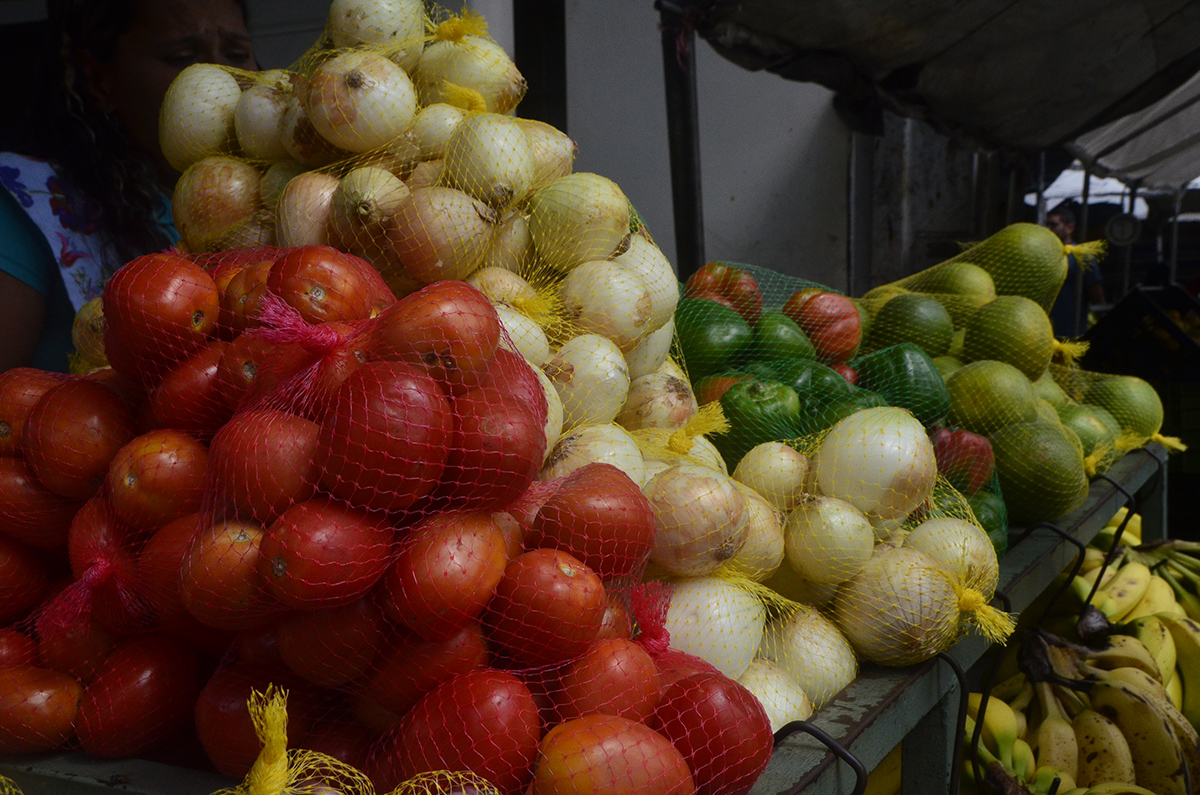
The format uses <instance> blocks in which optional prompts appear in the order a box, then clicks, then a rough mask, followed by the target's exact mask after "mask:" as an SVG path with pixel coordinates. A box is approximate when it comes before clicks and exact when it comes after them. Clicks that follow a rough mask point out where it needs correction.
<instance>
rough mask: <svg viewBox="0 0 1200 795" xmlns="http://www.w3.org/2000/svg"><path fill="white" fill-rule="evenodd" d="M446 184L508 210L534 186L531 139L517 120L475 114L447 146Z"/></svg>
mask: <svg viewBox="0 0 1200 795" xmlns="http://www.w3.org/2000/svg"><path fill="white" fill-rule="evenodd" d="M443 159H444V160H445V163H446V170H445V171H444V172H443V174H442V181H443V183H444V184H446V185H448V186H449V187H452V188H458V189H459V190H461V191H463V192H464V193H466V194H468V195H470V196H474V197H475V198H476V199H479V200H480V201H481V202H484V203H485V204H488V205H491V206H492V207H495V208H497V209H504V208H506V207H508V206H510V205H513V204H515V203H518V202H521V201H523V200H524V199H525V197H526V196H527V195H528V194H529V191H530V188H531V187H532V184H533V175H534V168H533V166H534V162H533V155H532V153H531V152H530V150H529V139H528V137H527V136H526V135H525V131H524V130H523V129H522V128H521V126H520V124H518V123H517V121H516V120H515V119H512V118H510V117H508V116H503V115H501V114H499V113H471V114H468V115H467V116H466V118H464V119H463V120H462V121H461V122H460V123H459V124H458V126H457V127H455V128H454V132H453V133H451V134H450V139H449V140H448V141H447V142H446V153H445V157H444V158H443Z"/></svg>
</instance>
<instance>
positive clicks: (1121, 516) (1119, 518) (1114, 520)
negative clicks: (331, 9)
mask: <svg viewBox="0 0 1200 795" xmlns="http://www.w3.org/2000/svg"><path fill="white" fill-rule="evenodd" d="M1128 515H1129V507H1128V506H1125V505H1122V506H1121V507H1120V508H1118V509H1117V510H1116V513H1114V514H1113V515H1112V516H1110V517H1108V521H1107V522H1105V523H1104V526H1105V527H1116V526H1118V525H1119V524H1121V522H1123V521H1124V520H1125V517H1126V516H1128Z"/></svg>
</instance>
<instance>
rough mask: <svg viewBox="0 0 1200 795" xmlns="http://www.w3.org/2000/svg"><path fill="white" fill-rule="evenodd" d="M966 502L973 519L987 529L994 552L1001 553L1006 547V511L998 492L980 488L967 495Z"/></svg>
mask: <svg viewBox="0 0 1200 795" xmlns="http://www.w3.org/2000/svg"><path fill="white" fill-rule="evenodd" d="M967 502H968V503H969V504H970V506H971V510H972V511H974V513H975V519H976V520H978V522H979V524H981V525H983V529H984V530H985V531H987V534H988V538H990V539H991V540H992V546H993V547H995V549H996V554H997V555H1003V554H1004V552H1005V550H1007V549H1008V511H1007V510H1006V509H1005V507H1004V500H1003V499H1002V498H1001V497H1000V495H999V494H993V493H992V492H990V491H988V490H987V489H980V490H979V491H977V492H975V493H974V494H972V495H971V496H970V497H968V498H967Z"/></svg>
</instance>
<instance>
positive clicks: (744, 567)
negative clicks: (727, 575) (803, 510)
mask: <svg viewBox="0 0 1200 795" xmlns="http://www.w3.org/2000/svg"><path fill="white" fill-rule="evenodd" d="M735 482H736V481H735ZM739 487H740V488H741V492H742V496H743V497H744V498H745V499H746V543H745V544H744V545H743V546H742V548H741V549H740V550H738V553H737V554H736V555H734V556H733V557H732V558H730V559H729V560H728V561H727V562H726V564H725V566H726V567H727V568H728V569H729V570H730V571H733V572H736V573H738V574H744V575H746V576H747V577H749V578H750V579H752V580H755V581H756V582H762V581H763V580H765V579H767V578H768V577H770V576H771V575H772V574H774V573H775V570H776V569H778V568H779V565H780V564H781V563H783V549H784V545H783V520H782V517H781V515H780V513H779V511H777V510H775V508H773V507H772V506H771V504H770V503H768V502H767V501H766V500H765V499H763V498H762V496H761V495H759V493H758V492H756V491H755V490H754V489H752V488H749V487H747V486H741V485H740V484H739Z"/></svg>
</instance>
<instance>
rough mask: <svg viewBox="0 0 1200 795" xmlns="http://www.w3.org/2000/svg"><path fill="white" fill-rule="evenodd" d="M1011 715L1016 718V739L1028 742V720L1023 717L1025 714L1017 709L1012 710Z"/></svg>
mask: <svg viewBox="0 0 1200 795" xmlns="http://www.w3.org/2000/svg"><path fill="white" fill-rule="evenodd" d="M1013 715H1015V716H1016V718H1017V739H1019V740H1024V741H1026V742H1029V737H1028V732H1029V719H1028V718H1027V717H1025V713H1024V712H1022V711H1021V710H1019V709H1014V710H1013Z"/></svg>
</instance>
